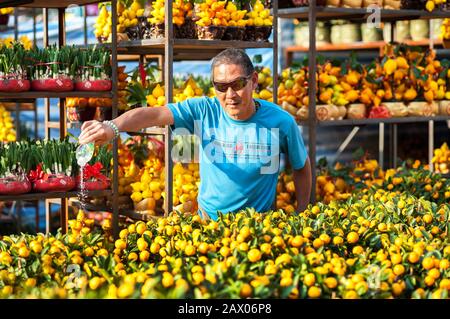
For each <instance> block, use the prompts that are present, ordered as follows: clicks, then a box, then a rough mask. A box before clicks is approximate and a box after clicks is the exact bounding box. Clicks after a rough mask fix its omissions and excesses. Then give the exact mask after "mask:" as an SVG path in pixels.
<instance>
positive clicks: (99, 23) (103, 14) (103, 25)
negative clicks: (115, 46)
mask: <svg viewBox="0 0 450 319" xmlns="http://www.w3.org/2000/svg"><path fill="white" fill-rule="evenodd" d="M111 24H112V22H111V13H110V12H109V11H108V8H107V6H106V5H105V4H103V5H102V7H101V9H100V12H99V14H98V17H97V20H96V21H95V25H94V27H95V30H94V34H95V37H97V38H103V39H108V38H109V36H110V34H111ZM118 30H119V27H118Z"/></svg>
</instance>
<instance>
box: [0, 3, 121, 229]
mask: <svg viewBox="0 0 450 319" xmlns="http://www.w3.org/2000/svg"><path fill="white" fill-rule="evenodd" d="M98 2H101V1H98V0H96V1H93V0H72V1H70V3H68V2H67V1H59V0H34V1H33V0H17V1H8V2H7V3H4V4H2V5H1V6H23V7H30V8H43V20H44V21H43V23H44V46H48V40H49V37H48V10H49V9H57V10H58V45H59V46H64V45H65V40H66V39H65V9H66V8H67V6H68V5H80V6H81V5H87V4H92V3H98ZM116 6H117V1H112V8H113V10H116ZM112 23H113V25H116V24H117V16H116V15H113V17H112ZM111 48H112V54H111V57H112V90H111V91H110V92H77V91H72V92H23V93H1V94H0V101H14V102H22V101H23V102H29V101H30V100H31V101H33V100H35V99H38V98H44V99H45V129H46V137H49V134H50V129H52V128H56V129H59V133H60V138H64V137H65V136H66V135H67V120H66V108H65V98H67V97H109V98H112V100H113V105H117V29H116V28H112V43H111ZM50 98H59V109H60V116H59V123H58V122H50V120H49V115H50ZM112 115H113V118H115V117H117V107H113V108H112ZM117 149H118V147H117V141H114V145H113V156H114V159H115V160H114V165H113V169H114V173H113V180H115V181H117V171H118V163H117ZM117 189H118V184H117V183H113V189H112V192H111V190H105V191H95V192H88V193H87V195H88V196H106V195H111V194H112V199H113V209H112V211H113V223H112V224H113V233H114V235H115V236H116V237H117V235H118V232H119V227H118V217H119V214H118V209H117V205H116V204H117V193H118V192H117ZM76 196H77V192H50V193H29V194H23V195H19V196H0V201H15V200H40V199H46V200H47V205H49V204H50V202H49V201H48V200H50V199H61V203H60V204H61V210H60V224H61V228H62V231H63V232H67V230H68V198H69V197H76ZM49 219H50V216H49V211H48V210H47V216H46V225H47V227H46V228H47V231H49V224H50V220H49Z"/></svg>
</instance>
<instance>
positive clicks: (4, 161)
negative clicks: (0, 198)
mask: <svg viewBox="0 0 450 319" xmlns="http://www.w3.org/2000/svg"><path fill="white" fill-rule="evenodd" d="M32 162H33V157H32V156H31V154H30V148H29V144H28V142H27V141H22V142H14V143H0V195H19V194H24V193H28V192H29V191H30V190H31V183H30V181H29V179H28V178H27V175H26V172H27V171H28V170H29V169H30V168H31V165H32Z"/></svg>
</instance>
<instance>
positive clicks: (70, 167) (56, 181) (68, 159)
mask: <svg viewBox="0 0 450 319" xmlns="http://www.w3.org/2000/svg"><path fill="white" fill-rule="evenodd" d="M32 153H33V154H34V156H35V157H36V158H37V162H38V163H39V164H38V165H37V166H36V169H35V170H33V171H31V172H30V174H29V175H28V176H29V179H30V181H31V182H32V185H33V190H35V191H37V192H57V191H59V192H66V191H70V190H72V189H73V188H75V186H76V183H75V178H74V177H73V173H75V168H76V165H77V164H76V160H75V144H73V143H70V142H69V141H68V139H67V138H66V139H65V140H63V141H59V140H45V141H37V142H36V144H35V145H33V146H32Z"/></svg>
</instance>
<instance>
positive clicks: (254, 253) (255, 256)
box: [247, 248, 261, 263]
mask: <svg viewBox="0 0 450 319" xmlns="http://www.w3.org/2000/svg"><path fill="white" fill-rule="evenodd" d="M247 258H248V260H249V261H250V262H252V263H254V262H258V261H259V260H261V252H260V251H259V250H258V249H256V248H252V249H250V251H249V252H248V253H247Z"/></svg>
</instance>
